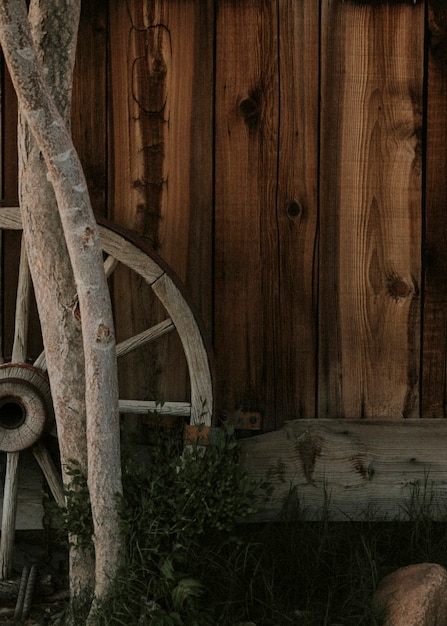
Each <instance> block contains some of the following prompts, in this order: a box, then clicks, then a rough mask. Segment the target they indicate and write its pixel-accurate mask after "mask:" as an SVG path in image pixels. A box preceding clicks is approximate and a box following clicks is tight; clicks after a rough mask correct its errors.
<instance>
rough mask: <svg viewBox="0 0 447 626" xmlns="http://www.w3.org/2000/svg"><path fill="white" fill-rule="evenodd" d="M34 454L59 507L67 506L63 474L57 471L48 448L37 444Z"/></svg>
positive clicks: (34, 447)
mask: <svg viewBox="0 0 447 626" xmlns="http://www.w3.org/2000/svg"><path fill="white" fill-rule="evenodd" d="M33 454H34V458H35V459H36V461H37V462H38V463H39V465H40V469H41V470H42V472H43V475H44V476H45V478H46V481H47V483H48V486H49V488H50V491H51V493H52V494H53V498H54V499H55V500H56V502H57V504H58V505H59V506H61V507H63V506H65V496H64V485H63V483H62V479H61V474H60V471H58V470H57V469H56V466H55V464H54V462H53V459H52V458H51V456H50V453H49V452H48V450H47V448H46V447H45V446H44V445H43V444H42V443H37V444H36V445H35V446H33Z"/></svg>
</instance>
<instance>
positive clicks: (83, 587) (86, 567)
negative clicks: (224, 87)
mask: <svg viewBox="0 0 447 626" xmlns="http://www.w3.org/2000/svg"><path fill="white" fill-rule="evenodd" d="M79 14H80V2H79V1H76V2H71V3H70V2H63V3H62V2H59V3H55V2H53V1H52V0H31V3H30V7H29V12H28V18H29V23H30V27H31V33H32V36H33V39H34V42H35V45H36V51H37V54H38V56H39V60H40V62H41V64H42V68H43V69H44V71H45V76H46V80H47V85H48V88H49V90H50V91H51V94H52V96H53V98H54V100H55V103H56V106H57V107H58V109H59V112H60V114H61V115H62V117H63V118H64V121H65V123H66V125H67V127H69V125H70V110H71V107H70V104H71V89H72V82H73V65H74V52H75V49H76V38H77V28H78V23H79ZM18 142H19V150H18V154H19V197H20V206H21V212H22V221H23V229H24V237H25V242H26V244H27V255H28V260H29V264H30V270H31V275H32V278H33V284H34V290H35V294H36V301H37V306H38V310H39V315H40V319H41V320H46V323H43V324H42V333H43V339H44V345H45V356H46V364H47V369H48V373H49V378H50V383H51V391H52V397H53V404H54V411H55V417H56V424H57V430H58V436H59V448H60V453H61V463H62V469H63V470H64V468H65V467H66V466H67V465H68V464H69V463H70V461H72V460H73V459H74V460H76V462H77V463H78V464H79V467H80V469H81V470H82V471H83V472H84V473H85V475H87V441H86V420H85V381H84V351H83V347H82V334H81V328H80V324H79V322H78V321H77V319H76V316H75V301H76V298H75V296H76V286H75V281H74V277H73V271H72V268H71V263H70V259H69V256H68V251H67V246H66V243H65V238H64V234H63V230H62V224H61V220H60V216H59V212H58V210H57V203H56V198H55V196H54V191H53V188H52V186H51V184H50V183H49V182H48V180H47V168H46V165H45V162H44V161H43V159H42V155H41V152H40V150H39V148H38V146H37V144H36V142H35V140H34V137H33V136H32V134H31V131H30V129H29V127H28V124H27V123H26V120H25V118H24V116H23V114H22V112H21V110H20V108H19V127H18ZM50 268H51V271H50ZM63 477H64V483H65V484H66V485H68V484H69V483H70V477H69V476H68V475H66V474H65V473H63ZM70 545H71V546H72V547H71V548H70V590H71V595H72V598H74V597H77V596H79V595H81V594H82V595H85V594H92V593H93V589H94V559H93V554H91V553H90V552H89V551H88V550H85V549H81V548H79V547H78V541H77V538H76V537H70Z"/></svg>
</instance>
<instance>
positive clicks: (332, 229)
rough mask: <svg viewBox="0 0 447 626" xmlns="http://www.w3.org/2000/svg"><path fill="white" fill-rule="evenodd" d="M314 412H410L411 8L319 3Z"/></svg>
mask: <svg viewBox="0 0 447 626" xmlns="http://www.w3.org/2000/svg"><path fill="white" fill-rule="evenodd" d="M322 23H323V33H322V36H323V59H322V65H323V86H322V89H323V97H322V118H321V123H322V144H321V167H322V170H321V181H322V183H321V197H320V232H321V245H320V268H321V275H320V291H319V293H320V305H321V307H320V338H319V343H320V380H319V399H320V406H319V414H320V416H335V415H338V416H341V417H350V418H355V417H389V418H391V417H400V416H405V417H413V416H416V415H418V414H419V413H418V412H419V398H418V395H419V393H418V385H419V332H420V288H421V279H420V272H421V270H420V256H421V145H420V139H421V125H422V96H423V49H424V45H423V42H424V39H423V37H424V11H423V7H422V5H417V6H414V5H408V4H389V3H380V4H379V5H375V4H374V5H369V4H368V5H365V4H363V3H362V4H361V5H360V4H356V3H343V2H340V1H337V0H336V1H334V2H331V3H324V5H323V21H322Z"/></svg>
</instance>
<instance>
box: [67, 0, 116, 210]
mask: <svg viewBox="0 0 447 626" xmlns="http://www.w3.org/2000/svg"><path fill="white" fill-rule="evenodd" d="M107 4H108V1H107V0H87V1H85V0H84V1H83V2H82V11H81V19H80V23H79V35H78V46H77V51H76V65H75V72H74V77H73V98H72V134H73V141H74V144H75V146H76V149H77V151H78V153H79V157H80V159H81V163H82V166H83V168H84V173H85V176H86V179H87V185H88V189H89V193H90V200H91V202H92V207H93V210H94V212H95V215H96V216H101V217H104V216H105V215H107V206H106V202H107V149H108V146H107V126H108V111H107V28H108V27H107V18H108V13H107Z"/></svg>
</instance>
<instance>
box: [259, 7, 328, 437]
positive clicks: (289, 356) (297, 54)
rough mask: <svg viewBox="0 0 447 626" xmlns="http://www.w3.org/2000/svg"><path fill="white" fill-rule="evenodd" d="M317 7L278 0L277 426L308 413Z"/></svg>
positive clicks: (312, 353) (311, 407)
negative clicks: (286, 420)
mask: <svg viewBox="0 0 447 626" xmlns="http://www.w3.org/2000/svg"><path fill="white" fill-rule="evenodd" d="M319 7H320V3H313V2H296V0H284V1H281V2H280V3H279V23H278V26H279V68H278V69H279V91H280V95H279V102H280V108H279V115H280V127H279V152H278V196H277V224H278V239H279V250H278V251H279V268H278V271H279V274H278V277H275V276H271V280H272V281H273V282H274V285H273V287H274V288H276V289H277V290H278V293H277V295H276V294H275V295H272V296H271V297H273V298H276V299H277V300H278V303H279V307H280V311H279V315H278V321H277V326H278V328H277V332H278V334H279V339H278V340H277V341H276V343H275V352H276V355H275V360H274V367H275V381H274V383H275V397H274V403H273V406H269V407H268V409H267V411H266V412H267V413H268V414H271V415H276V416H277V418H276V427H277V428H278V427H279V426H280V425H281V424H282V422H283V420H284V419H286V418H287V419H294V418H298V417H304V418H306V417H307V418H310V417H313V416H314V415H315V411H316V408H315V397H316V395H315V389H316V355H317V345H316V341H317V338H316V320H317V314H316V313H317V306H316V296H317V293H316V287H315V283H314V279H315V276H316V272H317V268H318V255H317V241H316V240H317V218H318V198H317V191H318V131H319V120H318V106H319V102H318V93H319V84H318V81H319V64H318V62H317V59H318V57H319ZM269 262H271V259H270V258H269Z"/></svg>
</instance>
